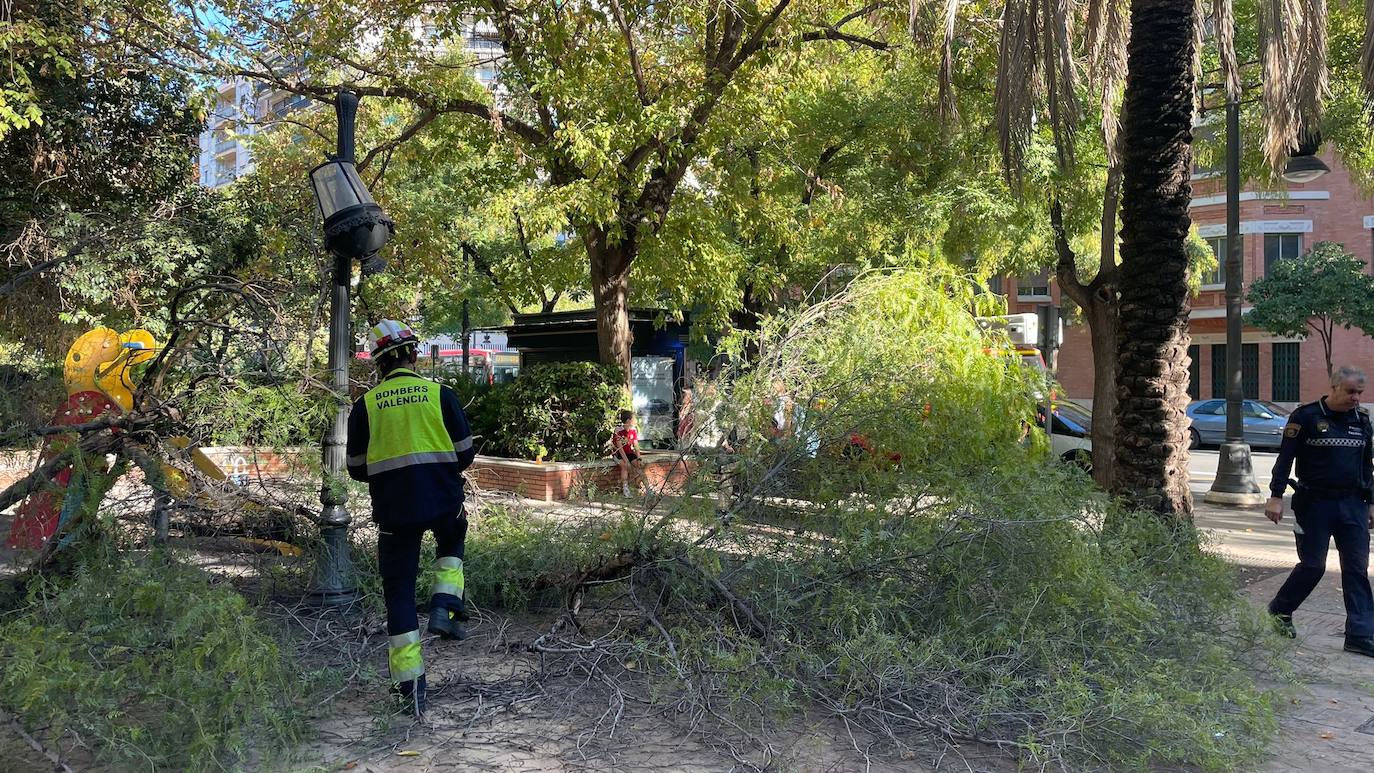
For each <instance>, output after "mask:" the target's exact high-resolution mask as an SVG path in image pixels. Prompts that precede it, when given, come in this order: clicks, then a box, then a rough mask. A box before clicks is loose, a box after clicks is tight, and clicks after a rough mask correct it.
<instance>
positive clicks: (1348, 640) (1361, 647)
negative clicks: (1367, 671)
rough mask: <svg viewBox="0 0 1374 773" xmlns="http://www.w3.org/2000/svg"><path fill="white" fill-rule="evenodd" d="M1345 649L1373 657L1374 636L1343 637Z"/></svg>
mask: <svg viewBox="0 0 1374 773" xmlns="http://www.w3.org/2000/svg"><path fill="white" fill-rule="evenodd" d="M1345 651H1346V652H1353V653H1355V654H1356V655H1365V656H1367V657H1371V658H1374V636H1347V637H1345Z"/></svg>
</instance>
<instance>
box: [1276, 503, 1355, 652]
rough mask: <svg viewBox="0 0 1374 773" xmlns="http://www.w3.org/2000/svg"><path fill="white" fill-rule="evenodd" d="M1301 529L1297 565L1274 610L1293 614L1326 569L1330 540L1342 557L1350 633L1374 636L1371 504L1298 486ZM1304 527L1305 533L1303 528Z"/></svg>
mask: <svg viewBox="0 0 1374 773" xmlns="http://www.w3.org/2000/svg"><path fill="white" fill-rule="evenodd" d="M1293 516H1294V517H1295V518H1296V519H1297V524H1298V529H1297V530H1295V533H1294V537H1295V538H1296V539H1297V542H1298V565H1297V566H1295V567H1293V573H1292V574H1290V575H1289V576H1288V581H1287V582H1285V583H1284V584H1283V587H1282V588H1280V589H1279V592H1278V595H1276V596H1275V597H1274V600H1273V602H1271V603H1270V605H1269V611H1270V612H1273V613H1275V614H1282V615H1291V614H1293V612H1294V611H1295V610H1297V608H1298V607H1299V606H1300V605H1301V604H1302V602H1303V601H1305V600H1306V599H1307V597H1308V595H1309V594H1311V593H1312V591H1313V589H1315V588H1316V587H1317V583H1319V582H1321V579H1322V575H1323V574H1325V573H1326V553H1327V550H1328V549H1329V547H1330V544H1331V540H1332V539H1333V538H1334V539H1335V540H1336V550H1337V552H1338V553H1339V554H1340V557H1341V589H1342V591H1343V592H1344V596H1345V615H1346V617H1345V635H1346V636H1348V637H1364V636H1374V594H1371V592H1370V588H1369V505H1367V504H1365V502H1364V501H1363V500H1362V499H1361V498H1360V497H1358V496H1347V497H1344V498H1340V499H1319V498H1317V497H1315V496H1312V495H1310V494H1306V493H1304V492H1302V491H1301V490H1299V491H1298V492H1296V493H1294V495H1293ZM1299 530H1300V531H1299Z"/></svg>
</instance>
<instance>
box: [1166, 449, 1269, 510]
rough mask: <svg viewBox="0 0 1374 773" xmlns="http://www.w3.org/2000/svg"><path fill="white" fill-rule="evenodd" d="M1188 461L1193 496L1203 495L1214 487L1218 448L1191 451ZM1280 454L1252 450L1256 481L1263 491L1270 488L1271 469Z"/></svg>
mask: <svg viewBox="0 0 1374 773" xmlns="http://www.w3.org/2000/svg"><path fill="white" fill-rule="evenodd" d="M1191 454H1192V456H1191V458H1190V459H1189V461H1188V473H1189V477H1190V481H1189V486H1190V488H1192V490H1193V497H1194V498H1197V497H1201V496H1202V495H1203V494H1206V493H1207V491H1208V490H1209V489H1211V488H1212V480H1213V479H1215V478H1216V475H1217V452H1216V449H1206V448H1200V449H1197V450H1195V451H1192V452H1191ZM1277 456H1278V454H1275V453H1273V452H1272V451H1251V452H1250V462H1251V465H1252V466H1253V467H1254V470H1255V482H1256V483H1258V484H1259V487H1260V490H1261V491H1266V492H1267V491H1268V490H1269V471H1270V470H1272V469H1274V459H1275V458H1277Z"/></svg>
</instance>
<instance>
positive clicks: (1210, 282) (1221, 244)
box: [1202, 236, 1245, 287]
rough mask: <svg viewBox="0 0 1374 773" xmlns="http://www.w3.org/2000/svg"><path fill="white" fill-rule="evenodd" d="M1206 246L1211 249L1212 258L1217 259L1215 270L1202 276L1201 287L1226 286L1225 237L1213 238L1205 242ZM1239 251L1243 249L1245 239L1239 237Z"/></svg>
mask: <svg viewBox="0 0 1374 773" xmlns="http://www.w3.org/2000/svg"><path fill="white" fill-rule="evenodd" d="M1207 246H1208V247H1211V248H1212V256H1213V257H1215V258H1216V259H1217V267H1216V270H1214V271H1211V272H1209V273H1206V274H1203V275H1202V286H1203V287H1209V286H1222V287H1224V286H1225V285H1226V237H1225V236H1213V237H1211V238H1209V239H1208V240H1207ZM1241 249H1245V237H1243V236H1242V237H1241Z"/></svg>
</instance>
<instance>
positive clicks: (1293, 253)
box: [1264, 234, 1302, 276]
mask: <svg viewBox="0 0 1374 773" xmlns="http://www.w3.org/2000/svg"><path fill="white" fill-rule="evenodd" d="M1301 254H1302V234H1265V235H1264V275H1265V276H1269V273H1270V271H1271V270H1272V269H1273V267H1274V264H1275V263H1276V262H1278V261H1280V260H1292V259H1293V258H1296V257H1298V256H1299V255H1301Z"/></svg>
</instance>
